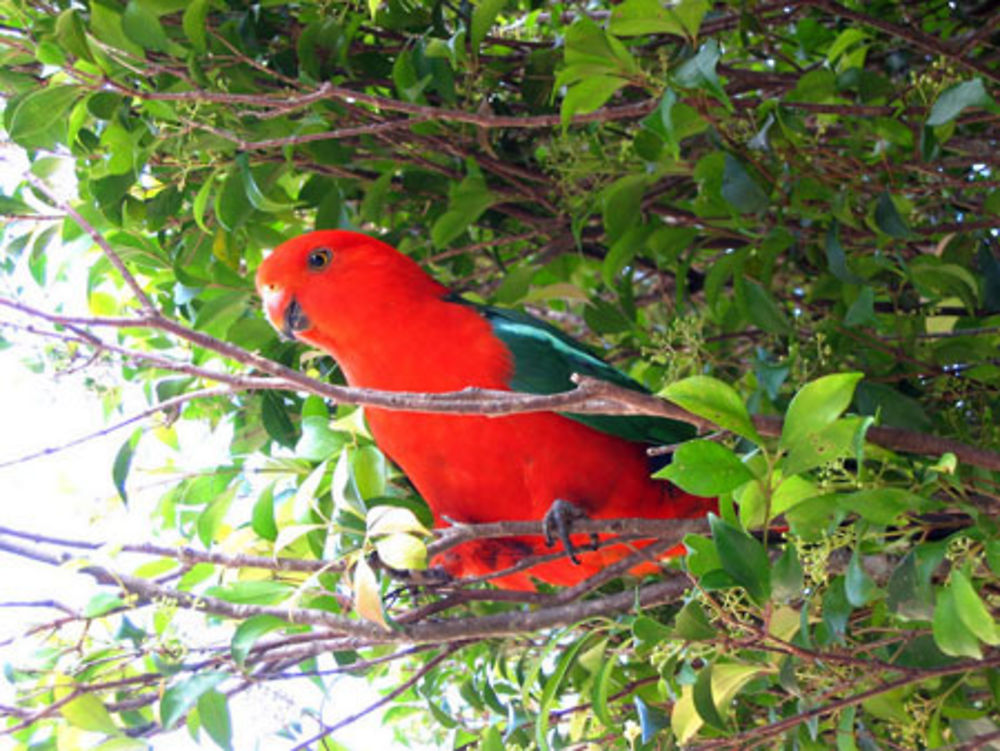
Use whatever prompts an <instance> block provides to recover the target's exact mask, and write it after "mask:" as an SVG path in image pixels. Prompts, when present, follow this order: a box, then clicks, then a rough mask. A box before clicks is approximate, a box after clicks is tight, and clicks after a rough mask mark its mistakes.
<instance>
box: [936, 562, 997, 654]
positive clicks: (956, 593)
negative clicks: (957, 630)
mask: <svg viewBox="0 0 1000 751" xmlns="http://www.w3.org/2000/svg"><path fill="white" fill-rule="evenodd" d="M948 586H949V587H950V588H951V591H952V597H953V598H954V602H955V610H956V612H957V614H958V617H959V618H960V619H961V620H962V623H964V624H965V625H966V627H967V628H968V629H969V631H971V632H972V633H973V634H975V635H976V637H977V638H978V639H979V640H980V641H983V642H985V643H987V644H989V645H990V646H994V647H995V646H996V645H997V644H1000V629H998V628H997V624H996V621H995V620H994V619H993V616H992V615H991V614H990V611H989V609H988V608H987V607H986V604H985V603H984V602H983V599H982V597H980V596H979V593H978V592H976V589H975V587H973V586H972V581H971V580H970V579H969V576H968V575H967V574H966V573H965V571H963V570H962V569H953V570H952V572H951V581H950V582H949V584H948Z"/></svg>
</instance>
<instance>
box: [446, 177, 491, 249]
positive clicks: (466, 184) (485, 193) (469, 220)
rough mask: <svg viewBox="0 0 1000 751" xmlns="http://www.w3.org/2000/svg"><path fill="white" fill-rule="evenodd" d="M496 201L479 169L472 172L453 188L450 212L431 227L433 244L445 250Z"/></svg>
mask: <svg viewBox="0 0 1000 751" xmlns="http://www.w3.org/2000/svg"><path fill="white" fill-rule="evenodd" d="M496 200H497V199H496V197H495V196H494V195H493V194H492V193H491V192H490V191H489V188H487V186H486V181H485V180H484V179H483V176H482V173H480V172H479V170H478V169H472V170H470V171H469V174H468V176H467V177H466V178H465V179H464V180H462V182H460V183H459V184H458V185H455V186H453V187H452V189H451V192H450V196H449V200H448V210H447V211H445V213H444V214H442V215H441V216H439V217H438V218H437V220H436V221H435V222H434V225H433V226H432V227H431V242H433V243H434V246H435V247H437V248H443V247H444V246H446V245H447V244H448V243H450V242H451V241H452V240H454V239H455V238H456V237H458V236H459V235H461V234H462V233H463V232H464V231H465V229H466V227H468V226H469V225H470V224H473V223H474V222H475V221H476V220H477V219H479V217H480V216H482V214H483V212H484V211H486V209H488V208H489V207H490V206H492V205H493V204H494V203H495V202H496Z"/></svg>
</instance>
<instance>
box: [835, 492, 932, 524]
mask: <svg viewBox="0 0 1000 751" xmlns="http://www.w3.org/2000/svg"><path fill="white" fill-rule="evenodd" d="M837 504H838V505H839V506H840V507H841V508H842V509H844V510H847V511H853V512H854V513H855V514H858V516H860V517H861V518H863V519H867V520H868V521H870V522H872V523H873V524H882V525H889V524H894V523H896V522H898V521H899V517H900V516H902V515H903V514H906V513H908V512H918V511H921V510H923V509H925V508H926V507H927V506H928V505H930V504H929V502H928V501H926V500H925V499H923V498H922V497H920V496H918V495H915V494H913V493H911V492H910V491H908V490H904V489H902V488H868V489H865V490H858V491H855V492H853V493H849V494H847V495H841V496H838V498H837Z"/></svg>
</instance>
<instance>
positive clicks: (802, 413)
mask: <svg viewBox="0 0 1000 751" xmlns="http://www.w3.org/2000/svg"><path fill="white" fill-rule="evenodd" d="M862 378H864V373H834V374H832V375H827V376H823V377H821V378H817V379H816V380H815V381H812V382H811V383H807V384H806V385H805V386H803V387H802V388H801V389H799V391H798V393H797V394H796V395H795V396H794V397H793V398H792V401H791V403H790V404H789V405H788V411H787V412H786V413H785V424H784V426H783V427H782V429H781V439H780V441H779V444H778V445H779V446H781V447H782V448H785V449H790V448H792V447H794V446H795V445H796V444H798V443H799V442H800V441H803V440H805V439H806V437H807V436H810V435H813V434H815V433H818V432H820V431H821V430H823V429H824V428H826V427H827V426H829V425H830V424H831V423H833V421H834V420H836V419H837V418H838V417H840V415H841V413H842V412H843V411H844V410H845V409H847V405H849V404H850V403H851V399H852V398H853V397H854V388H855V387H856V386H857V385H858V381H860V380H861V379H862Z"/></svg>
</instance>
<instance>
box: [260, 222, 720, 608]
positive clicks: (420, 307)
mask: <svg viewBox="0 0 1000 751" xmlns="http://www.w3.org/2000/svg"><path fill="white" fill-rule="evenodd" d="M323 259H325V260H323ZM321 261H322V263H321ZM257 285H258V288H259V289H260V291H261V295H262V297H263V299H264V302H265V309H266V312H267V315H268V317H269V318H270V320H271V321H272V322H273V323H274V324H275V326H276V327H278V328H280V329H284V330H286V331H289V332H290V333H294V335H295V336H296V338H298V339H301V340H303V341H306V342H308V343H310V344H313V345H314V346H316V347H318V348H320V349H322V350H324V351H326V352H328V353H329V354H330V355H332V356H333V357H334V358H335V359H336V360H337V362H338V363H339V365H340V367H341V368H342V370H343V372H344V374H345V377H346V379H347V382H348V383H349V384H350V385H351V386H358V387H365V388H373V389H385V390H391V391H416V392H446V391H457V390H460V389H463V388H465V387H468V386H477V387H481V388H487V389H498V390H509V389H510V387H509V382H510V378H511V374H512V372H513V367H514V363H513V359H512V354H511V352H510V350H509V349H508V348H507V346H506V345H505V344H504V342H503V341H502V340H501V339H500V338H498V337H497V336H496V335H495V334H494V332H493V329H492V327H491V325H490V323H489V322H488V321H487V320H486V319H485V318H484V317H483V316H482V315H480V314H479V312H477V310H476V309H475V308H473V307H471V306H468V305H462V304H456V303H455V302H454V301H451V300H449V299H447V296H448V294H449V291H448V289H447V288H446V287H444V286H443V285H441V284H439V283H438V282H437V281H435V280H434V279H432V278H431V277H430V276H428V275H427V274H426V273H425V272H424V271H423V270H422V269H421V268H420V267H419V266H418V265H417V264H416V263H415V262H414V261H413V260H412V259H410V258H408V257H406V256H404V255H402V254H401V253H399V252H398V251H396V250H395V249H393V248H392V247H390V246H388V245H386V244H384V243H382V242H379V241H377V240H374V239H372V238H370V237H368V236H366V235H361V234H357V233H352V232H344V231H323V232H314V233H310V234H307V235H303V236H301V237H297V238H294V239H292V240H290V241H288V242H286V243H284V244H283V245H281V246H280V247H279V248H277V249H276V250H275V251H274V252H273V253H272V254H271V256H270V257H268V259H267V260H266V261H265V262H264V263H263V264H261V267H260V270H259V271H258V274H257ZM365 414H366V417H367V419H368V424H369V427H370V428H371V432H372V435H373V436H374V438H375V440H376V442H377V443H378V445H379V446H380V447H381V448H382V450H383V451H384V452H385V453H386V454H387V455H388V456H389V457H390V458H391V459H392V460H393V461H395V462H396V463H397V464H398V465H399V466H400V468H401V469H402V470H403V471H404V472H405V473H406V475H407V476H408V477H409V478H410V480H411V481H412V482H413V484H414V486H415V487H416V489H417V491H418V492H419V493H420V494H421V495H422V496H423V498H424V499H425V500H426V501H427V503H428V504H429V505H430V507H431V510H432V511H433V512H434V514H435V517H436V518H437V520H438V523H439V524H444V523H446V522H445V521H444V520H445V519H450V520H454V521H459V522H493V521H506V520H525V519H542V518H543V517H544V516H545V514H546V512H547V511H548V510H549V508H550V507H551V505H552V503H553V502H554V501H555V500H556V499H561V500H563V501H569V502H571V503H573V504H575V505H577V506H578V507H580V508H581V509H582V510H584V511H585V512H586V513H587V514H588V515H589V516H591V517H593V518H619V517H648V518H680V517H692V516H700V515H703V514H705V513H706V512H707V511H709V510H712V509H713V508H714V507H715V502H714V500H711V499H705V498H699V497H696V496H691V495H688V494H686V493H683V492H682V491H680V490H679V489H678V488H676V487H675V486H673V485H671V484H670V483H668V482H665V481H661V480H654V479H652V478H651V477H650V476H649V471H648V461H647V457H646V453H645V446H644V445H642V444H639V443H633V442H630V441H627V440H624V439H622V438H619V437H616V436H614V435H611V434H609V433H604V432H601V431H599V430H596V429H594V428H591V427H588V426H586V425H584V424H582V423H580V422H577V421H575V420H572V419H569V418H566V417H563V416H561V415H558V414H555V413H547V412H542V413H529V414H518V415H511V416H505V417H482V416H468V415H444V414H430V413H416V412H401V411H390V410H385V409H377V408H370V407H369V408H366V409H365ZM540 552H551V549H549V548H546V546H545V543H544V541H543V540H542V539H541V538H540V537H539V538H507V539H504V540H485V541H479V542H474V543H468V544H466V545H463V546H460V547H459V548H456V549H454V550H452V551H451V552H450V553H446V554H445V555H443V556H440V557H439V560H437V561H436V563H438V564H440V565H443V566H444V567H445V568H446V569H447V570H448V571H449V573H451V574H452V575H454V576H475V575H482V574H486V573H489V572H491V571H495V570H499V569H502V568H506V567H508V566H510V565H513V564H514V563H516V562H517V561H518V560H520V559H521V558H523V557H524V556H525V555H528V554H533V553H540ZM628 552H629V549H628V548H627V547H625V546H623V545H617V546H611V547H608V548H605V549H602V550H599V551H590V552H587V551H584V552H580V553H578V555H579V557H580V559H581V564H579V565H577V564H574V563H573V562H571V561H570V560H569V559H568V558H564V559H560V560H558V561H553V562H549V563H544V564H540V565H538V566H536V567H534V568H532V569H531V570H530V575H531V576H534V577H537V578H538V579H541V580H543V581H547V582H550V583H553V584H560V585H570V584H573V583H576V582H578V581H580V580H582V579H583V578H585V577H587V576H589V575H591V574H593V573H594V572H596V571H597V570H599V569H600V568H602V567H603V566H605V565H607V564H608V563H609V562H611V561H613V560H617V559H620V558H621V557H622V556H623V555H625V554H627V553H628ZM649 568H650V567H649V566H647V567H645V568H644V569H642V570H643V571H648V570H649ZM495 583H497V584H498V585H500V586H503V587H508V588H516V589H525V588H531V587H532V584H531V579H530V578H529V576H528V574H527V573H524V572H519V573H517V574H513V575H509V576H507V577H503V578H501V579H497V580H496V581H495Z"/></svg>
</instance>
